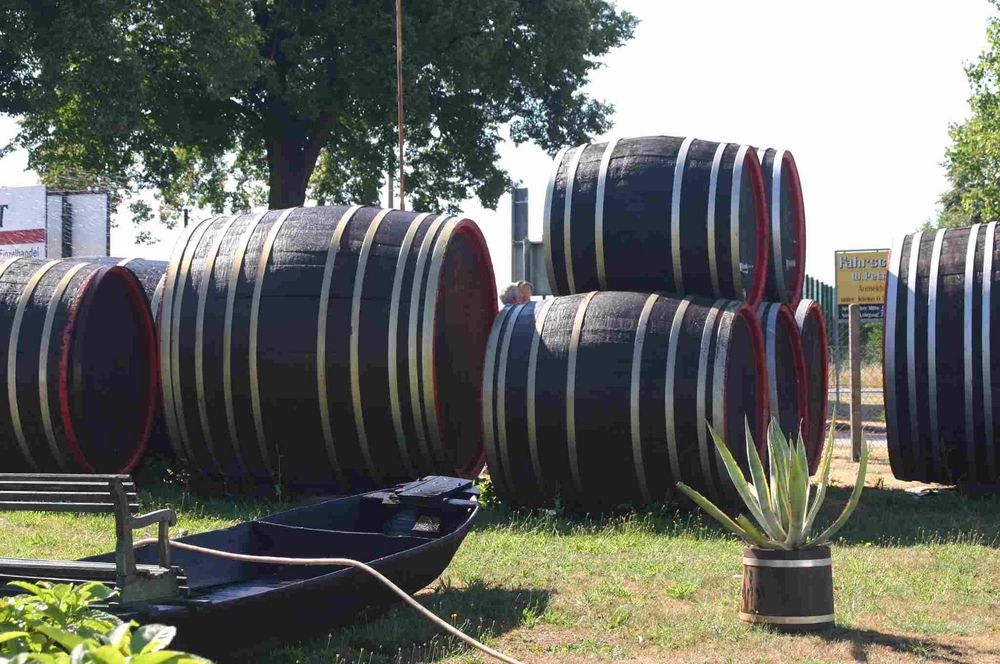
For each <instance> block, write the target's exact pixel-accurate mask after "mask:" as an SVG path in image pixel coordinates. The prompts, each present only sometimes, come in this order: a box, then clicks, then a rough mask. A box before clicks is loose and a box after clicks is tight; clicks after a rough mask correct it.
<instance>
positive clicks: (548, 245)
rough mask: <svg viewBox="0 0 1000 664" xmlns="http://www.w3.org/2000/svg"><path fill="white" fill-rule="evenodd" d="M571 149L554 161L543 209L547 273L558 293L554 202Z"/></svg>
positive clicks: (564, 151) (543, 245)
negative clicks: (565, 161)
mask: <svg viewBox="0 0 1000 664" xmlns="http://www.w3.org/2000/svg"><path fill="white" fill-rule="evenodd" d="M568 149H569V148H562V149H560V150H559V152H557V153H556V156H555V159H553V160H552V170H551V171H550V173H549V185H548V187H546V188H545V206H544V208H543V209H542V215H543V216H542V249H543V250H544V253H545V271H546V273H547V274H548V277H549V288H551V289H552V292H553V293H555V292H558V290H559V289H558V288H557V287H556V268H555V264H554V263H553V259H552V201H553V199H554V198H555V188H556V176H557V175H558V174H559V167H560V166H561V165H562V161H563V156H564V155H565V154H566V151H567V150H568Z"/></svg>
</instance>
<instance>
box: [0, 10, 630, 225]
mask: <svg viewBox="0 0 1000 664" xmlns="http://www.w3.org/2000/svg"><path fill="white" fill-rule="evenodd" d="M403 7H404V11H403V36H404V46H403V56H404V61H403V68H404V78H405V86H404V87H405V109H406V119H405V123H404V124H405V130H406V136H407V149H406V165H407V176H406V178H407V187H406V188H407V198H408V203H409V204H410V205H411V206H413V207H415V208H418V209H448V208H451V207H452V206H453V204H454V203H455V202H457V201H460V200H463V199H465V198H468V197H470V196H471V195H474V196H477V197H478V198H479V199H480V200H481V201H482V202H483V204H484V205H486V206H488V207H494V206H495V205H496V203H497V201H498V199H499V197H500V196H501V195H502V194H503V192H504V191H505V189H506V188H507V185H508V175H507V174H506V173H505V172H504V171H503V170H502V169H501V168H500V167H499V166H498V163H497V161H498V154H497V148H498V146H499V144H500V142H501V140H502V136H503V132H504V131H506V130H508V129H509V132H510V136H511V138H512V140H513V141H514V142H515V143H522V142H525V141H532V142H534V143H537V144H538V145H540V146H541V147H542V148H544V149H546V150H548V151H553V150H554V149H555V148H557V147H558V146H561V145H564V144H568V143H574V142H582V141H585V140H586V139H587V138H588V137H589V136H591V135H593V134H595V133H599V132H602V131H604V130H606V129H607V128H608V127H609V124H610V123H609V114H610V112H611V110H612V107H611V106H610V105H608V104H607V103H605V102H603V101H601V100H595V99H591V98H590V97H588V96H587V94H586V92H585V91H584V86H585V85H586V83H587V80H588V76H589V74H590V72H591V71H593V70H594V69H595V68H596V67H598V66H599V58H600V57H601V56H602V55H604V54H605V53H607V52H608V51H609V50H611V49H612V48H614V47H616V46H618V45H620V44H622V43H624V42H625V41H626V40H628V39H629V38H630V37H631V36H632V33H633V30H634V27H635V23H636V21H635V19H634V17H632V16H631V15H629V14H628V13H627V12H623V11H619V10H618V9H617V8H616V7H615V5H614V3H613V2H612V1H611V0H475V1H474V2H459V1H455V0H404V3H403ZM393 12H394V2H393V0H146V1H145V2H131V1H129V0H0V113H5V114H10V115H13V116H16V117H17V118H18V120H19V125H20V131H19V133H18V134H17V136H16V137H15V138H14V140H13V141H12V143H11V144H10V145H8V146H6V149H12V148H14V147H23V148H25V149H27V151H28V155H29V166H30V167H31V168H33V169H35V170H36V171H38V172H39V173H40V175H41V176H42V178H43V181H50V182H51V181H59V182H60V183H62V184H64V185H65V183H66V182H70V183H74V182H78V183H79V185H81V186H84V185H93V184H95V183H98V184H104V185H106V186H110V187H111V188H112V189H114V190H116V192H118V193H121V192H122V191H127V190H132V189H141V188H152V189H153V190H155V191H156V192H158V196H159V198H160V200H161V202H162V203H163V204H164V207H165V208H167V209H175V210H176V209H180V208H182V207H186V206H195V207H202V206H205V207H209V208H212V209H214V210H225V209H244V208H246V207H249V206H250V205H251V204H256V203H263V202H265V201H266V202H267V203H268V204H269V205H270V207H272V208H279V207H288V206H292V205H301V204H302V203H303V202H304V201H305V200H306V198H309V199H314V200H318V201H320V202H331V203H343V202H348V201H352V202H359V203H373V202H376V201H377V200H378V196H379V189H380V187H381V184H382V182H383V181H384V178H385V174H386V173H387V172H388V171H389V170H390V169H393V168H398V162H397V156H396V154H395V149H394V148H395V141H396V92H395V45H394V44H395V42H394V35H395V33H394V29H395V23H394V13H393ZM3 147H4V146H0V149H3ZM140 208H142V205H140ZM140 211H141V212H142V213H143V214H145V215H146V216H148V215H149V211H148V209H146V210H140Z"/></svg>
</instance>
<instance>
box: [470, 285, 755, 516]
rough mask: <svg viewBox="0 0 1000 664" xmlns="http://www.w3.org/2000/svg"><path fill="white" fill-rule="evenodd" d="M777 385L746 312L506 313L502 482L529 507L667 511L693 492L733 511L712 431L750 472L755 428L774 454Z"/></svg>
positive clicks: (629, 299) (493, 448)
mask: <svg viewBox="0 0 1000 664" xmlns="http://www.w3.org/2000/svg"><path fill="white" fill-rule="evenodd" d="M765 381H766V374H765V369H764V358H763V346H762V339H761V332H760V326H759V324H758V323H757V319H756V318H755V316H754V314H753V310H752V309H751V308H749V307H748V306H747V305H746V304H744V303H741V302H737V301H730V300H714V301H713V300H711V299H707V298H692V297H688V298H683V299H675V298H673V297H669V296H665V295H658V294H652V295H649V294H645V293H627V292H598V293H594V292H592V293H587V294H578V295H569V296H564V297H556V298H552V299H548V300H544V301H534V302H526V303H522V304H517V305H512V306H509V307H506V308H504V310H503V311H502V312H501V313H500V316H499V317H498V318H497V321H496V323H495V324H494V325H493V331H492V333H491V335H490V340H489V345H488V348H487V354H486V371H485V376H484V383H483V431H484V432H485V436H486V449H487V454H488V457H489V469H490V476H491V478H492V480H493V483H494V485H495V487H496V490H497V493H498V495H499V496H501V497H502V498H503V499H504V500H507V501H510V502H512V503H515V504H521V505H552V504H555V503H556V502H562V503H563V504H565V505H567V506H571V507H573V508H575V509H580V510H594V511H596V510H606V509H613V508H615V507H617V506H619V505H623V504H633V505H644V504H655V503H659V502H662V501H664V500H666V499H667V498H668V497H670V496H671V495H672V493H673V489H674V487H675V483H676V482H677V481H679V480H682V481H684V482H687V483H688V484H690V485H692V486H694V487H696V488H698V489H699V490H701V491H703V492H705V493H706V494H708V495H709V496H711V497H714V498H716V499H722V500H729V499H731V496H730V495H729V494H728V489H727V487H728V486H729V480H728V478H727V476H726V474H725V468H724V467H722V465H721V461H720V460H719V459H718V458H717V452H716V451H715V446H714V444H713V442H712V439H711V437H710V434H709V429H708V423H710V424H711V426H712V427H713V428H714V429H715V430H717V431H718V432H719V433H720V435H722V436H723V437H724V438H725V440H726V441H727V444H728V445H729V447H730V448H731V449H732V450H733V452H734V454H735V455H736V458H737V459H740V460H741V463H742V462H745V457H746V442H745V437H744V436H745V429H744V418H749V422H750V425H751V430H752V431H753V432H755V433H756V434H757V437H756V440H757V441H759V442H760V443H761V444H762V443H763V441H764V438H763V430H764V423H765V422H766V420H767V415H766V413H767V399H766V396H765V392H766V384H765Z"/></svg>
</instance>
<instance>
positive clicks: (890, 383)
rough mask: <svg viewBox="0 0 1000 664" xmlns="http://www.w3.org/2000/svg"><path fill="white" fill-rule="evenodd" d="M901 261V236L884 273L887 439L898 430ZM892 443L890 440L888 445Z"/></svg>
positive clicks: (897, 436)
mask: <svg viewBox="0 0 1000 664" xmlns="http://www.w3.org/2000/svg"><path fill="white" fill-rule="evenodd" d="M902 261H903V238H900V239H898V240H896V242H895V244H894V245H893V247H892V249H891V250H890V252H889V272H888V274H887V275H886V279H887V281H886V298H885V300H886V301H885V339H884V340H883V343H884V344H885V346H884V347H885V351H884V355H885V365H884V371H885V422H886V429H887V430H889V431H893V432H895V436H890V437H889V440H890V441H891V440H892V438H894V437H895V438H896V439H897V440H899V438H900V435H899V434H900V432H899V429H898V428H897V426H896V414H897V413H896V410H897V408H896V402H897V396H898V395H897V394H896V316H897V311H896V310H897V308H898V307H897V306H896V300H897V299H898V291H899V268H900V265H902ZM891 444H892V443H891V442H890V445H891Z"/></svg>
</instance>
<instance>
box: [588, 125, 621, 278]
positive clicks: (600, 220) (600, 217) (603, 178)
mask: <svg viewBox="0 0 1000 664" xmlns="http://www.w3.org/2000/svg"><path fill="white" fill-rule="evenodd" d="M618 141H619V139H617V138H613V139H611V140H609V141H608V144H607V145H606V146H604V154H603V155H601V166H600V169H599V170H598V171H597V202H596V204H595V207H594V247H595V248H596V250H597V283H598V285H599V287H600V289H601V290H607V289H608V271H607V263H606V262H605V257H604V195H605V192H606V191H607V188H608V168H609V167H610V166H611V156H612V155H613V154H614V151H615V147H617V146H618Z"/></svg>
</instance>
